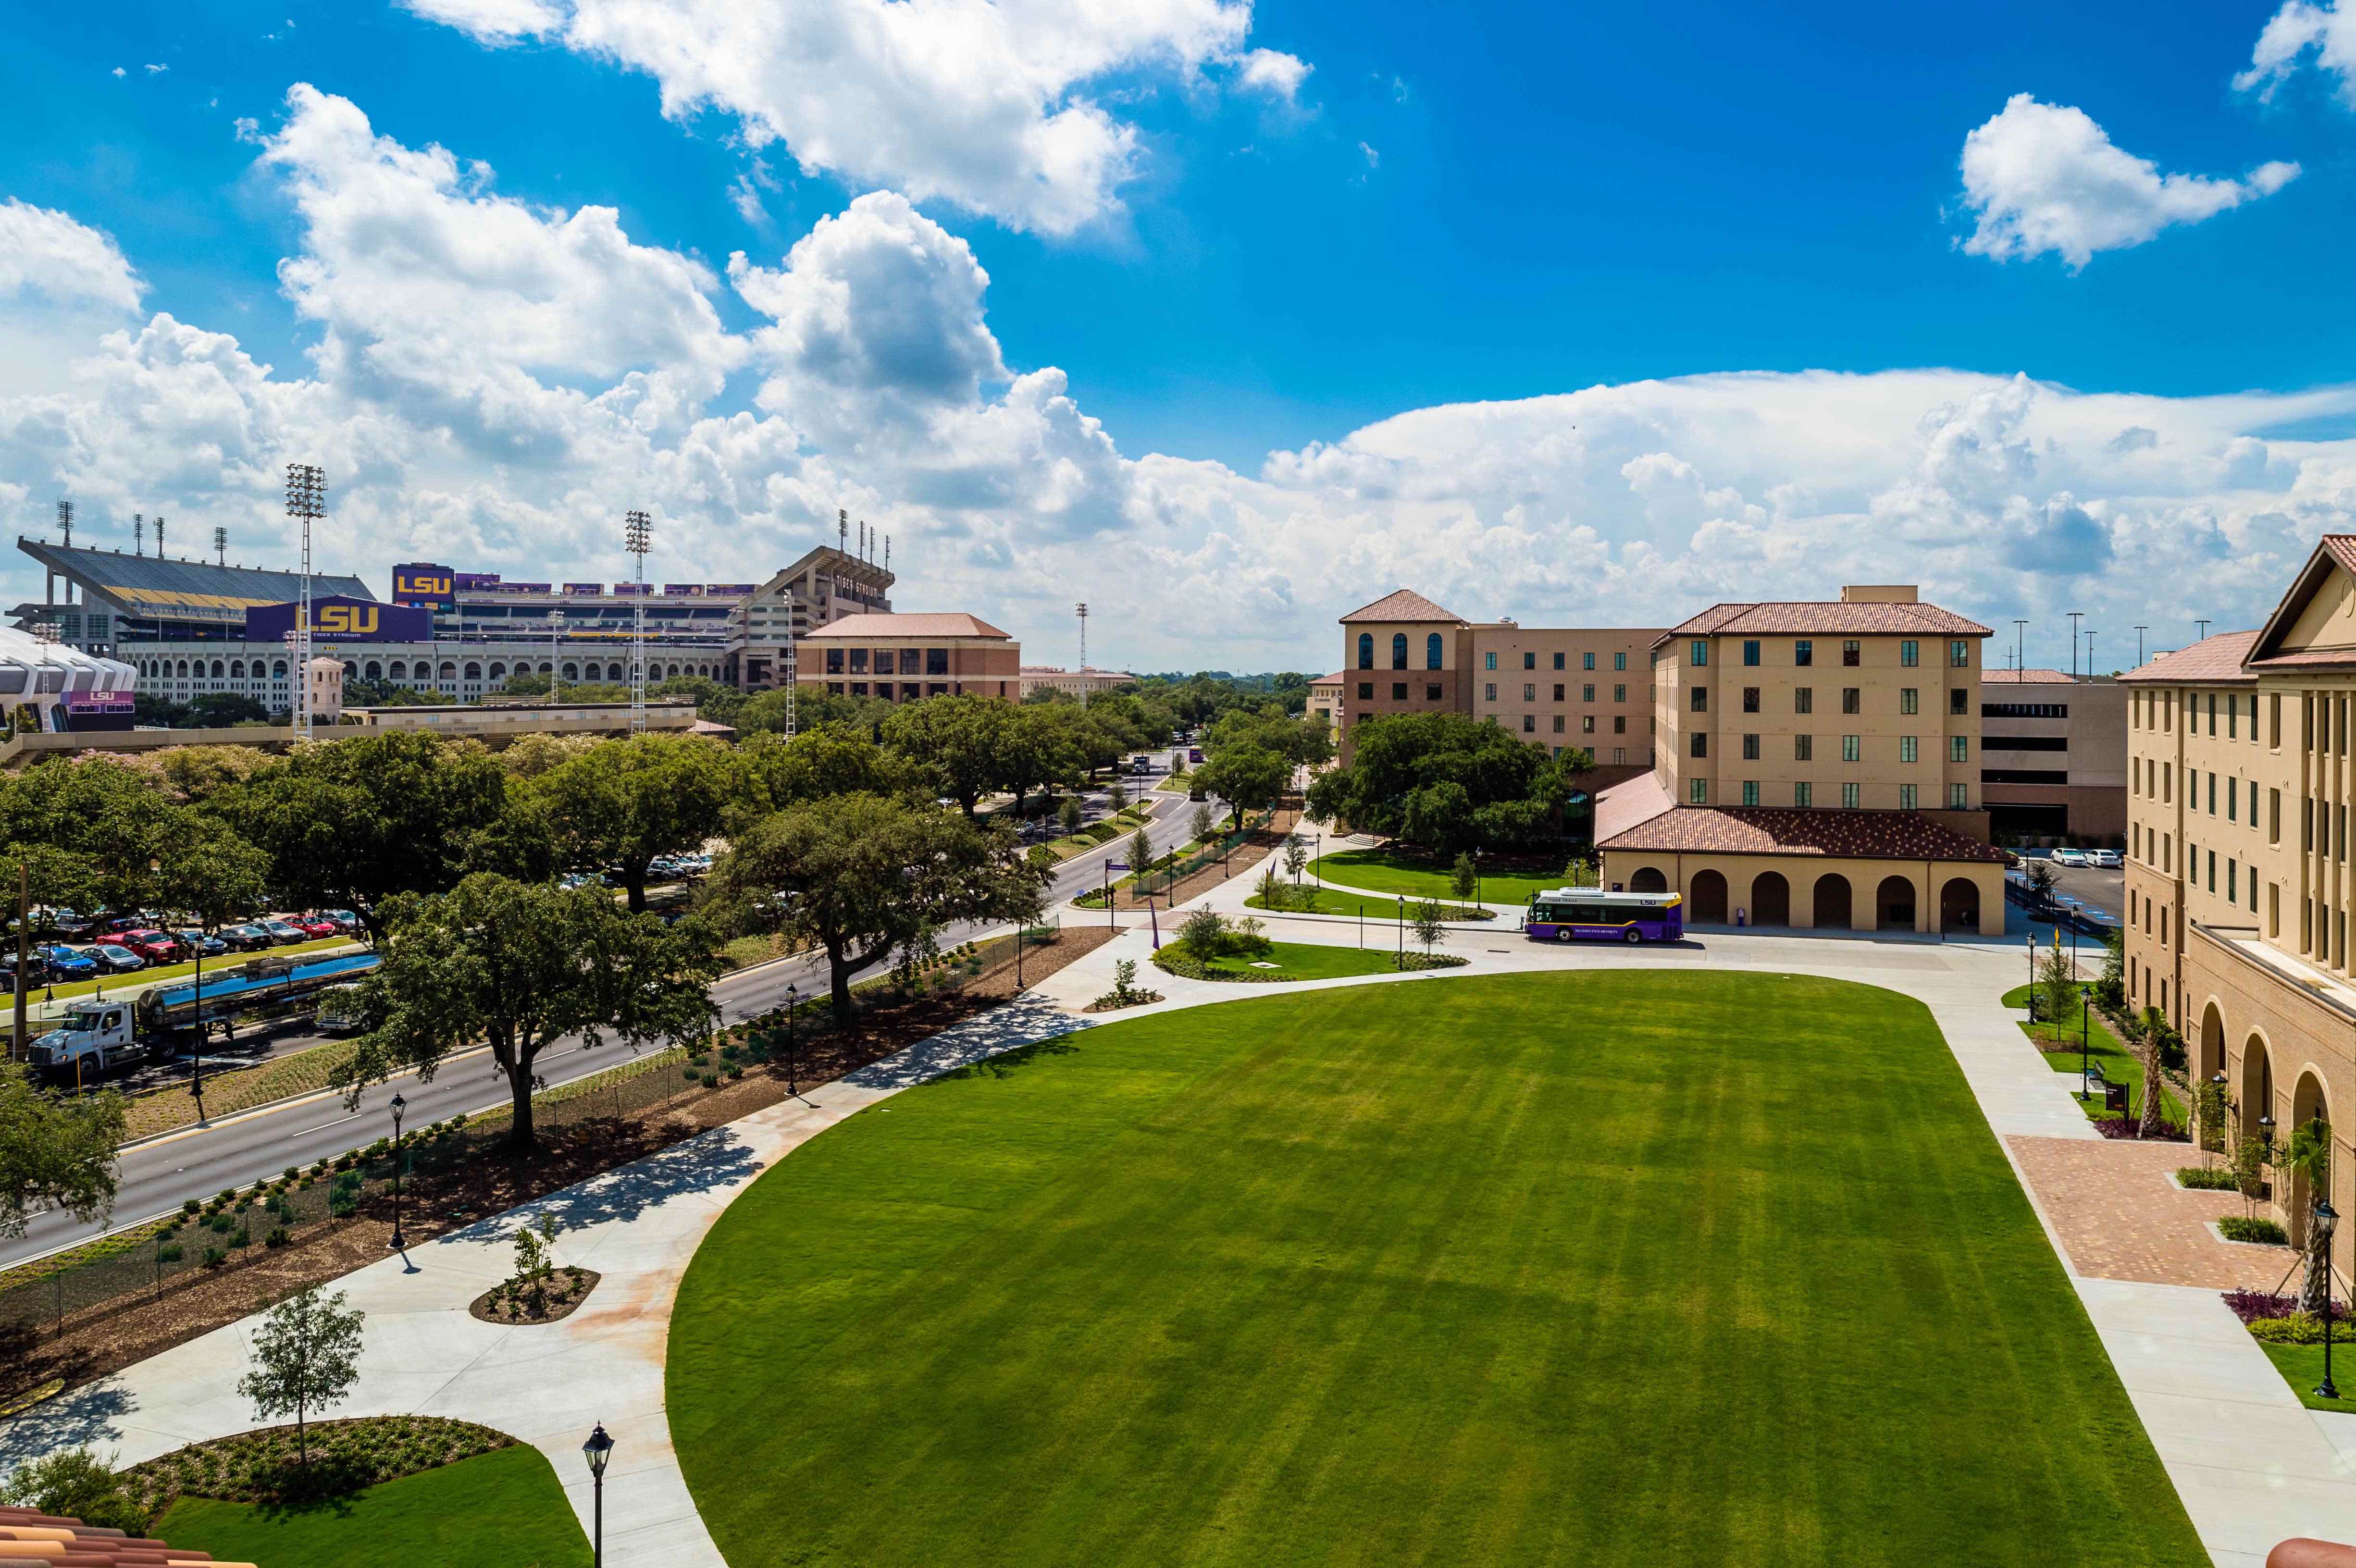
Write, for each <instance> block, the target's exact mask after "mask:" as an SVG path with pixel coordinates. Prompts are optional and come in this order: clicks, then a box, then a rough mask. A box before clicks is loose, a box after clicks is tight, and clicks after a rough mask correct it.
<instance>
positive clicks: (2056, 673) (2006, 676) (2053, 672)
mask: <svg viewBox="0 0 2356 1568" xmlns="http://www.w3.org/2000/svg"><path fill="white" fill-rule="evenodd" d="M1980 679H1981V680H1983V681H2003V682H2006V683H2007V684H2008V685H2013V686H2070V685H2073V684H2075V682H2076V681H2077V679H2078V677H2076V676H2074V675H2072V674H2071V673H2070V672H2069V671H2067V670H2059V669H2040V668H2038V667H2036V666H2035V665H2031V666H2029V667H2028V668H2027V669H1984V670H1982V671H1980Z"/></svg>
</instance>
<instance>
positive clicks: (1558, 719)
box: [1554, 713, 1562, 735]
mask: <svg viewBox="0 0 2356 1568" xmlns="http://www.w3.org/2000/svg"><path fill="white" fill-rule="evenodd" d="M1554 732H1555V733H1556V734H1558V735H1559V734H1561V733H1562V715H1561V714H1559V713H1558V714H1556V715H1555V716H1554Z"/></svg>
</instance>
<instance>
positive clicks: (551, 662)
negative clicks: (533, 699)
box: [548, 610, 564, 702]
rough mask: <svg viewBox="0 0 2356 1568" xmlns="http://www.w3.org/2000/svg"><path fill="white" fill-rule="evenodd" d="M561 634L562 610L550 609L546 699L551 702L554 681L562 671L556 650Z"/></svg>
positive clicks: (553, 692)
mask: <svg viewBox="0 0 2356 1568" xmlns="http://www.w3.org/2000/svg"><path fill="white" fill-rule="evenodd" d="M562 635H564V612H563V611H562V610H551V611H550V612H549V613H548V699H549V701H551V702H554V701H555V700H556V683H557V680H558V678H559V677H562V675H563V673H564V671H563V669H562V667H561V665H562V661H561V660H560V659H559V657H558V656H557V651H556V639H557V638H558V637H560V636H562Z"/></svg>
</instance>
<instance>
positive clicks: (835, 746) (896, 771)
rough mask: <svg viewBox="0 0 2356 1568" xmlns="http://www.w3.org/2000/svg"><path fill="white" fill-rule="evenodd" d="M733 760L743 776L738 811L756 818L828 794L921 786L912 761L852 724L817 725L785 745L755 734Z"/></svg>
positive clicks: (883, 791)
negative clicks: (742, 793)
mask: <svg viewBox="0 0 2356 1568" xmlns="http://www.w3.org/2000/svg"><path fill="white" fill-rule="evenodd" d="M736 759H737V763H738V765H739V766H740V767H742V768H743V770H744V796H743V799H742V801H741V803H740V809H741V810H743V811H744V812H748V813H751V814H753V815H755V816H758V815H761V814H765V813H767V812H772V811H781V810H783V809H784V808H785V807H787V806H788V805H796V804H798V803H799V802H802V801H806V800H824V799H826V798H827V797H828V796H830V795H856V794H860V793H862V792H863V793H865V794H869V795H900V794H903V793H905V792H906V791H908V790H911V789H913V788H915V787H916V785H917V784H919V783H920V782H921V781H920V780H919V778H918V776H917V774H918V769H917V768H916V764H915V763H911V762H909V761H908V759H907V758H905V757H904V756H902V755H901V754H900V753H899V752H895V751H893V750H892V749H891V748H889V747H886V746H879V745H877V744H876V743H875V741H874V740H873V737H871V736H870V735H869V734H868V733H867V732H866V731H863V730H862V729H860V728H859V727H858V726H856V725H851V724H821V725H819V726H818V727H817V728H815V729H809V730H804V731H801V732H800V733H799V734H798V735H796V736H795V737H794V738H793V739H792V740H790V741H788V740H787V739H786V738H785V737H784V736H782V735H776V734H768V733H761V734H755V735H754V736H752V737H751V738H750V739H748V740H747V741H745V742H744V745H742V746H741V747H739V748H738V749H737V752H736Z"/></svg>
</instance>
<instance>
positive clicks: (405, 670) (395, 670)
mask: <svg viewBox="0 0 2356 1568" xmlns="http://www.w3.org/2000/svg"><path fill="white" fill-rule="evenodd" d="M392 678H393V679H395V680H406V679H408V678H409V667H408V666H407V665H405V664H403V663H402V662H401V660H399V659H395V660H393V661H392Z"/></svg>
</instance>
